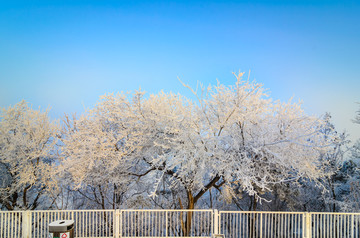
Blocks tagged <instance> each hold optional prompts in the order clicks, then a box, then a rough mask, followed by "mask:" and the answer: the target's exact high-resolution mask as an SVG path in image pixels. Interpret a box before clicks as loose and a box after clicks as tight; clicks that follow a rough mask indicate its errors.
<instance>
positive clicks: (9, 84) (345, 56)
mask: <svg viewBox="0 0 360 238" xmlns="http://www.w3.org/2000/svg"><path fill="white" fill-rule="evenodd" d="M239 70H241V71H245V72H248V71H249V70H251V76H250V78H251V79H256V81H257V82H260V83H263V84H264V87H265V88H268V89H269V91H270V92H271V97H272V98H274V99H280V100H286V101H287V100H288V99H289V98H291V97H292V96H293V97H294V98H295V100H299V99H300V100H302V101H303V106H304V108H305V110H306V111H307V112H308V113H309V114H315V115H319V116H320V115H323V114H324V113H325V112H330V113H331V114H332V116H333V122H334V123H335V125H336V126H337V128H338V130H339V131H342V130H344V129H346V130H347V132H348V133H350V134H351V139H356V138H360V125H356V124H353V123H352V122H351V119H353V118H354V117H355V111H356V110H358V109H359V108H360V105H359V104H356V102H360V94H359V89H360V4H359V3H356V1H248V2H247V1H168V2H165V1H151V2H150V1H76V0H73V1H70V0H69V1H56V0H51V1H50V0H49V1H36V0H32V1H16V0H15V1H10V0H9V1H2V0H0V83H1V84H0V107H8V106H10V105H14V104H15V103H17V102H19V101H20V100H22V99H25V100H26V101H28V102H30V103H31V104H32V105H33V107H34V108H37V107H39V106H40V107H41V108H43V109H45V108H47V107H51V113H50V114H51V117H52V118H61V117H62V116H63V113H68V114H71V113H74V112H77V114H81V113H82V112H84V108H90V107H92V106H93V105H94V104H95V103H96V101H97V100H98V97H99V96H100V95H103V94H105V93H111V92H118V91H125V92H126V91H133V90H136V89H138V88H139V87H140V86H141V88H142V89H144V90H145V91H147V92H149V93H157V92H158V91H160V90H164V91H166V92H169V91H172V92H179V93H181V94H184V95H186V96H189V95H190V93H189V92H188V90H187V89H185V88H183V87H182V85H181V84H180V83H179V81H178V80H177V77H180V78H181V79H182V80H183V81H184V82H186V83H188V84H190V85H192V86H194V87H196V83H197V81H199V82H202V83H204V84H205V85H208V84H210V83H211V84H215V83H216V79H219V80H220V82H221V83H223V84H226V85H230V84H234V83H235V78H234V76H233V75H232V74H231V72H233V71H235V72H238V71H239Z"/></svg>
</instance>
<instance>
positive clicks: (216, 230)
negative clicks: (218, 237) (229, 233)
mask: <svg viewBox="0 0 360 238" xmlns="http://www.w3.org/2000/svg"><path fill="white" fill-rule="evenodd" d="M213 230H214V234H219V211H218V210H216V209H214V229H213Z"/></svg>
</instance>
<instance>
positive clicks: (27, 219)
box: [22, 211, 31, 238]
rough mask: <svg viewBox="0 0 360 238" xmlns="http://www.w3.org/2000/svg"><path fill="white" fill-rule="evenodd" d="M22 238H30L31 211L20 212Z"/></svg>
mask: <svg viewBox="0 0 360 238" xmlns="http://www.w3.org/2000/svg"><path fill="white" fill-rule="evenodd" d="M22 238H31V211H23V212H22Z"/></svg>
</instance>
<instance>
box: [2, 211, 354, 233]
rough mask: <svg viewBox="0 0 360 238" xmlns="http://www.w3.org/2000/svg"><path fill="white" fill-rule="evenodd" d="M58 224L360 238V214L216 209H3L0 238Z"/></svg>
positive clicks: (100, 229)
mask: <svg viewBox="0 0 360 238" xmlns="http://www.w3.org/2000/svg"><path fill="white" fill-rule="evenodd" d="M55 220H74V221H75V228H74V229H75V230H74V233H75V237H78V238H80V237H83V238H85V237H86V238H90V237H92V238H95V237H99V238H100V237H101V238H110V237H111V238H120V237H121V238H126V237H128V238H130V237H204V238H205V237H211V236H212V235H213V234H224V236H225V237H226V238H245V237H246V238H275V237H276V238H282V237H290V238H313V237H314V238H315V237H316V238H322V237H327V238H360V231H359V229H360V228H359V227H360V213H305V212H251V211H246V212H243V211H217V210H54V211H53V210H48V211H15V212H14V211H10V212H9V211H0V238H46V237H48V235H49V231H48V224H49V223H50V222H52V221H55Z"/></svg>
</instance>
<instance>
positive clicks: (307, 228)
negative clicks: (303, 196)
mask: <svg viewBox="0 0 360 238" xmlns="http://www.w3.org/2000/svg"><path fill="white" fill-rule="evenodd" d="M311 227H312V225H311V213H310V212H305V234H306V236H305V237H306V238H311V235H312V233H311Z"/></svg>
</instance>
